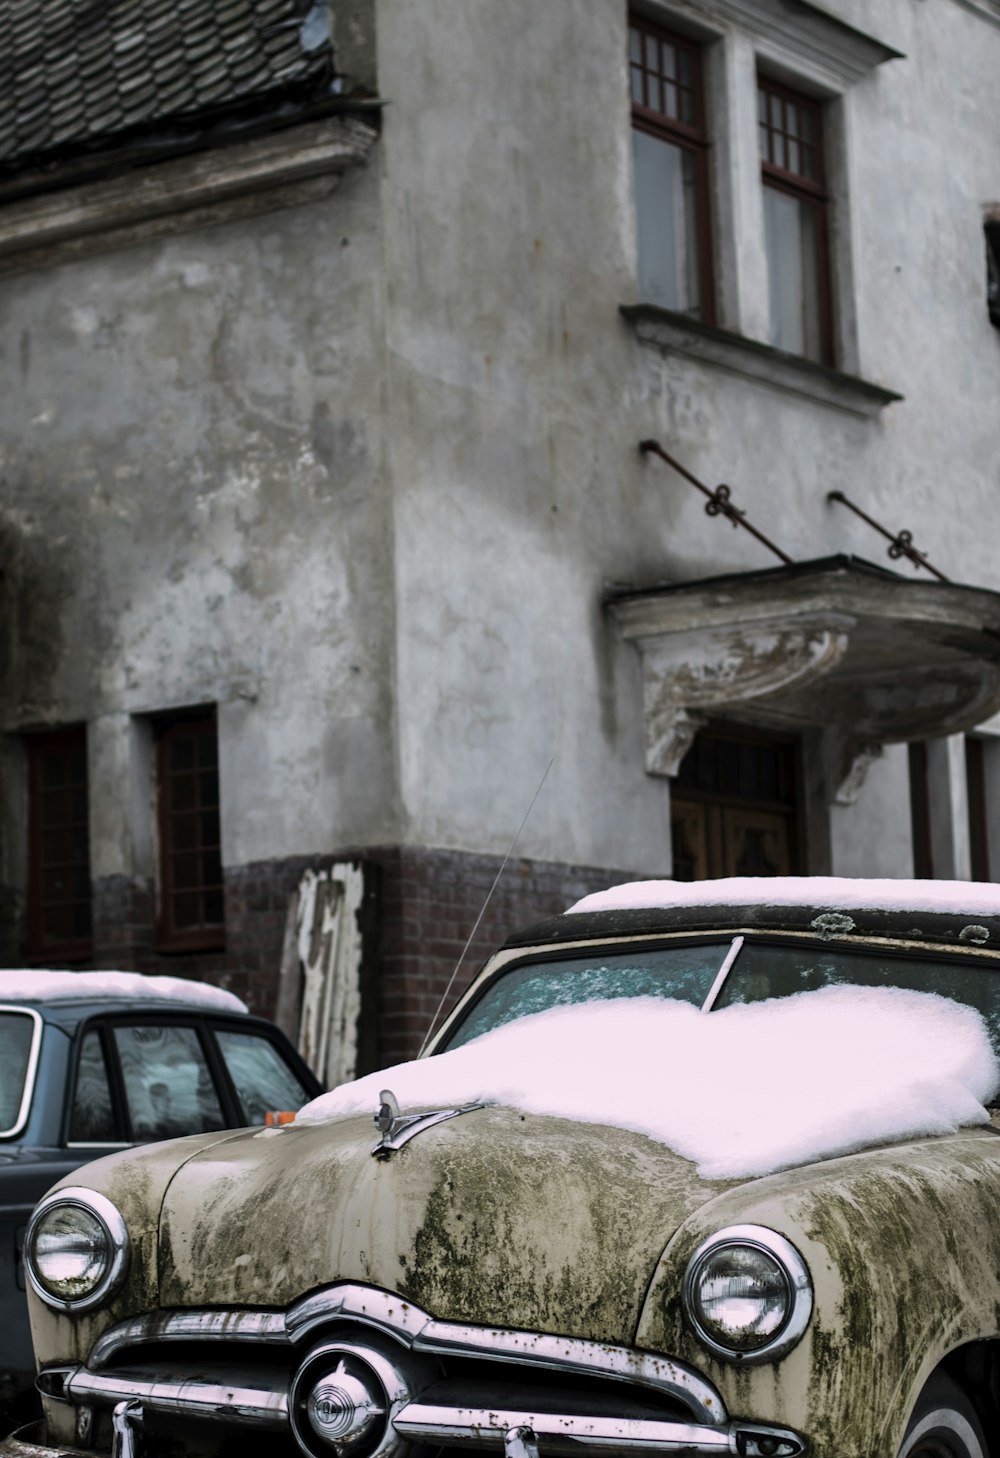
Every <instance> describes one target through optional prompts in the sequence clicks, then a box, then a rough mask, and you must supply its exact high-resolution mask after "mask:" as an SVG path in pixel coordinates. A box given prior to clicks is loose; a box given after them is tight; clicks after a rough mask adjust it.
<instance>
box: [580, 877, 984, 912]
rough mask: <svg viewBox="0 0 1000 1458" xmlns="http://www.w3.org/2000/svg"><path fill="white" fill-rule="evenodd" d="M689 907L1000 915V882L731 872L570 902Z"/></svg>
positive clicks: (592, 907)
mask: <svg viewBox="0 0 1000 1458" xmlns="http://www.w3.org/2000/svg"><path fill="white" fill-rule="evenodd" d="M678 906H680V907H684V906H824V907H829V908H830V909H831V910H835V911H852V910H855V909H862V910H866V911H918V912H919V911H938V912H950V913H953V914H955V915H963V914H964V915H968V916H1000V886H996V885H993V884H992V883H987V882H976V881H912V880H910V881H907V880H888V879H884V880H865V879H863V878H861V877H858V878H852V877H848V876H729V877H722V878H720V879H719V880H717V881H628V882H626V883H625V885H623V886H612V887H610V888H609V889H608V890H607V891H595V892H593V893H592V894H591V895H590V896H584V897H583V899H582V900H581V901H577V902H576V903H575V904H574V905H573V906H570V907H569V908H568V910H567V912H566V915H572V914H573V913H574V912H584V911H633V910H639V909H646V908H659V907H663V908H669V907H678Z"/></svg>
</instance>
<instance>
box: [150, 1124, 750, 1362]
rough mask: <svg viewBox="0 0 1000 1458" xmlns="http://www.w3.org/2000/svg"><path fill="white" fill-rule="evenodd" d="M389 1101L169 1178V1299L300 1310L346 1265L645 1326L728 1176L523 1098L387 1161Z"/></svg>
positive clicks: (234, 1146) (536, 1313) (463, 1312)
mask: <svg viewBox="0 0 1000 1458" xmlns="http://www.w3.org/2000/svg"><path fill="white" fill-rule="evenodd" d="M377 1137H378V1135H377V1131H376V1130H375V1128H374V1126H373V1123H372V1115H371V1113H369V1114H368V1115H367V1117H364V1116H356V1117H348V1118H344V1119H338V1120H333V1121H328V1122H325V1123H322V1124H316V1125H312V1126H310V1125H304V1126H303V1127H301V1128H297V1127H295V1126H289V1127H287V1128H285V1129H281V1130H276V1131H273V1132H270V1133H263V1134H261V1133H257V1134H247V1135H245V1136H242V1137H240V1138H237V1139H230V1140H228V1141H226V1142H225V1143H220V1144H216V1145H214V1146H213V1147H211V1148H207V1149H205V1150H203V1151H202V1152H201V1153H198V1154H195V1156H194V1157H193V1158H191V1159H190V1160H188V1162H187V1163H185V1165H184V1166H183V1168H182V1169H181V1170H180V1171H179V1173H178V1174H177V1176H176V1178H175V1179H174V1180H173V1181H172V1182H171V1184H170V1186H169V1188H168V1189H167V1191H166V1196H165V1199H164V1201H163V1206H162V1214H161V1220H160V1232H159V1242H158V1244H159V1273H160V1274H159V1300H158V1303H157V1304H158V1305H159V1306H161V1307H167V1308H169V1307H179V1306H188V1307H192V1306H194V1307H203V1306H212V1305H223V1306H244V1305H246V1306H256V1305H264V1306H272V1307H273V1306H279V1307H280V1306H282V1305H284V1304H286V1303H288V1302H290V1301H292V1300H294V1299H296V1298H298V1297H299V1296H301V1295H302V1294H303V1293H304V1292H308V1291H309V1290H311V1289H313V1288H315V1287H318V1286H322V1285H324V1284H326V1283H328V1282H329V1281H330V1280H331V1279H333V1278H335V1279H340V1280H358V1281H363V1282H368V1283H371V1284H372V1285H376V1286H383V1287H385V1288H387V1289H389V1290H395V1291H398V1292H399V1293H400V1294H401V1295H403V1296H405V1297H408V1298H409V1299H411V1300H413V1301H414V1302H416V1303H417V1304H419V1305H420V1306H422V1307H424V1308H425V1309H426V1310H428V1311H430V1312H432V1313H433V1314H434V1315H435V1316H437V1317H439V1318H442V1319H452V1320H465V1321H474V1322H477V1323H486V1324H496V1325H498V1326H504V1327H519V1328H522V1329H529V1330H537V1331H552V1332H561V1333H564V1334H568V1335H581V1336H587V1337H589V1338H591V1339H600V1340H607V1341H614V1342H628V1341H630V1340H631V1339H632V1336H633V1334H634V1332H635V1328H636V1324H637V1322H638V1319H639V1314H640V1309H641V1306H642V1302H643V1297H644V1295H645V1291H646V1288H647V1286H648V1283H649V1281H650V1279H651V1277H652V1275H653V1272H654V1271H655V1269H656V1267H657V1263H658V1261H659V1258H660V1255H661V1252H662V1250H663V1248H664V1246H665V1244H666V1243H667V1241H668V1240H669V1238H670V1236H671V1235H672V1234H673V1233H674V1231H675V1230H676V1229H677V1227H678V1226H679V1225H680V1224H681V1222H682V1221H683V1220H684V1219H685V1218H686V1217H687V1216H688V1215H689V1214H691V1213H692V1212H693V1211H694V1210H695V1209H697V1208H698V1207H699V1206H700V1205H701V1204H703V1203H704V1201H705V1200H706V1199H708V1198H710V1196H712V1195H717V1194H718V1193H719V1192H720V1190H721V1189H724V1188H727V1186H726V1185H725V1184H721V1183H720V1182H719V1181H717V1180H716V1181H712V1182H707V1181H705V1180H703V1179H702V1178H701V1177H699V1175H698V1173H697V1171H696V1169H695V1166H694V1165H693V1164H692V1163H691V1162H690V1161H689V1160H687V1159H684V1158H682V1157H681V1156H679V1155H678V1154H675V1153H674V1152H672V1151H671V1150H670V1149H668V1148H666V1147H665V1146H664V1145H662V1144H660V1143H657V1142H655V1141H654V1140H651V1139H649V1138H648V1137H645V1136H643V1135H641V1134H636V1133H633V1132H630V1131H627V1130H623V1129H614V1128H608V1127H602V1126H599V1125H593V1124H581V1123H575V1122H572V1121H570V1120H566V1119H557V1118H550V1117H543V1116H538V1115H534V1114H523V1113H521V1112H519V1111H517V1110H514V1109H511V1108H506V1107H492V1108H485V1109H478V1110H475V1111H472V1112H469V1113H465V1114H462V1115H461V1116H459V1117H457V1118H454V1119H451V1120H449V1121H447V1122H444V1123H440V1124H437V1125H435V1126H434V1127H432V1128H429V1129H425V1130H423V1131H422V1132H421V1133H419V1134H418V1135H417V1136H416V1137H415V1138H413V1139H412V1140H411V1141H410V1142H409V1143H407V1144H406V1145H405V1146H404V1147H403V1148H402V1149H399V1150H397V1151H396V1152H394V1153H393V1154H391V1155H390V1156H389V1157H387V1158H375V1157H373V1155H372V1152H371V1151H372V1148H373V1145H374V1143H375V1142H376V1140H377Z"/></svg>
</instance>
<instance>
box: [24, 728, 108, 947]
mask: <svg viewBox="0 0 1000 1458" xmlns="http://www.w3.org/2000/svg"><path fill="white" fill-rule="evenodd" d="M25 751H26V754H27V770H28V896H27V910H28V918H27V920H28V927H27V930H28V959H29V961H30V962H32V963H34V964H36V965H37V964H39V963H46V962H50V963H55V964H59V963H67V962H89V961H90V960H91V958H92V957H93V933H92V921H91V886H90V852H89V846H88V836H89V815H88V804H87V731H86V729H85V727H84V726H83V725H82V724H81V725H77V726H74V727H72V728H66V729H58V730H54V731H52V732H51V733H46V734H32V735H30V736H28V738H27V739H26V741H25ZM60 923H61V928H60Z"/></svg>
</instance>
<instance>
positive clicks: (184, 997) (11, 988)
mask: <svg viewBox="0 0 1000 1458" xmlns="http://www.w3.org/2000/svg"><path fill="white" fill-rule="evenodd" d="M76 997H93V998H101V997H124V998H128V999H130V1000H131V1001H136V1002H140V1001H141V1002H174V1003H176V1002H183V1003H186V1004H187V1005H188V1006H189V1007H191V1006H195V1007H200V1008H212V1009H214V1010H215V1011H216V1012H229V1013H232V1012H239V1013H245V1012H246V1010H247V1005H246V1003H245V1002H243V1001H242V999H241V998H239V997H237V996H236V994H235V993H234V992H226V991H225V990H224V989H223V988H221V987H211V986H210V985H209V984H208V983H207V982H193V981H191V980H189V979H188V978H186V977H143V976H142V974H141V973H139V972H49V971H47V970H45V969H43V968H23V969H22V968H16V967H15V968H3V969H0V1002H49V1001H51V1000H52V999H53V998H64V999H65V998H76Z"/></svg>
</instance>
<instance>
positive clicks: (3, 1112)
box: [0, 1010, 37, 1136]
mask: <svg viewBox="0 0 1000 1458" xmlns="http://www.w3.org/2000/svg"><path fill="white" fill-rule="evenodd" d="M36 1027H37V1023H36V1020H35V1019H34V1018H33V1017H32V1016H31V1014H30V1013H27V1012H15V1011H13V1010H5V1011H3V1012H0V1136H2V1135H5V1134H16V1133H17V1131H18V1129H19V1127H20V1125H21V1122H22V1119H21V1115H22V1106H23V1104H24V1101H25V1085H26V1083H27V1079H28V1073H29V1071H30V1068H31V1053H32V1048H33V1047H34V1044H35V1029H36Z"/></svg>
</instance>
